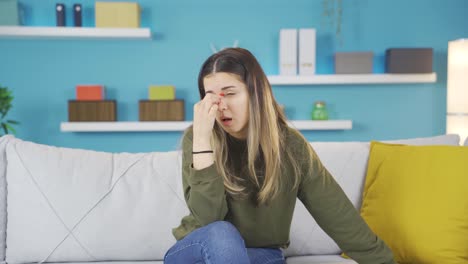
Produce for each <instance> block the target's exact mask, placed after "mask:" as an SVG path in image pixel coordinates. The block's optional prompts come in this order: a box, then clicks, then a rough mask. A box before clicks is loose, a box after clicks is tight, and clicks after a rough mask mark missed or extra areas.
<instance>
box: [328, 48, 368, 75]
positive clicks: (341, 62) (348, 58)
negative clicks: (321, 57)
mask: <svg viewBox="0 0 468 264" xmlns="http://www.w3.org/2000/svg"><path fill="white" fill-rule="evenodd" d="M373 59H374V54H373V53H372V52H336V53H335V73H336V74H368V73H372V72H373V69H372V68H373Z"/></svg>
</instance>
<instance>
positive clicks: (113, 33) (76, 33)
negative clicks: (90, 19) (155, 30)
mask: <svg viewBox="0 0 468 264" xmlns="http://www.w3.org/2000/svg"><path fill="white" fill-rule="evenodd" d="M0 38H58V39H76V38H81V39H151V31H150V29H149V28H95V27H26V26H0Z"/></svg>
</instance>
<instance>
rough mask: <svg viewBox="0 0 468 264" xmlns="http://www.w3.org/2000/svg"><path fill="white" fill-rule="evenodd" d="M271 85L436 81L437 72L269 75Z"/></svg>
mask: <svg viewBox="0 0 468 264" xmlns="http://www.w3.org/2000/svg"><path fill="white" fill-rule="evenodd" d="M268 80H269V81H270V84H271V85H316V84H392V83H434V82H436V81H437V74H436V73H435V72H433V73H424V74H387V73H386V74H318V75H313V76H298V75H296V76H280V75H269V76H268Z"/></svg>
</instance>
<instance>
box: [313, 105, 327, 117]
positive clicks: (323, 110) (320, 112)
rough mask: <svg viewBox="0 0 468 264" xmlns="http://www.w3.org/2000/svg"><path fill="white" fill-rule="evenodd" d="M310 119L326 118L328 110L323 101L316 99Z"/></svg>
mask: <svg viewBox="0 0 468 264" xmlns="http://www.w3.org/2000/svg"><path fill="white" fill-rule="evenodd" d="M312 120H328V111H327V107H326V104H325V102H324V101H317V102H315V103H314V109H313V110H312Z"/></svg>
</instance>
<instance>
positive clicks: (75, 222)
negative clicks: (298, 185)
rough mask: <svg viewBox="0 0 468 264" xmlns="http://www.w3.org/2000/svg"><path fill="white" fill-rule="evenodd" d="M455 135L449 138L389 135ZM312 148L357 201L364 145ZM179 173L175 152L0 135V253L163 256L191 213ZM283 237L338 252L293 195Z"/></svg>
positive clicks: (11, 258)
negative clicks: (114, 149)
mask: <svg viewBox="0 0 468 264" xmlns="http://www.w3.org/2000/svg"><path fill="white" fill-rule="evenodd" d="M393 142H395V141H393ZM458 142H459V138H458V136H456V135H446V136H440V137H433V138H424V139H413V140H405V141H397V143H404V144H416V145H431V144H440V145H456V144H458ZM312 146H313V148H314V149H315V151H316V152H317V154H318V156H319V157H320V159H321V161H322V162H323V163H324V165H325V166H326V167H327V169H328V170H329V171H330V172H331V173H332V175H333V176H334V177H335V178H336V180H337V181H338V183H339V184H340V185H341V186H342V188H343V189H344V191H345V192H346V194H347V195H348V196H349V197H350V199H351V201H352V202H353V204H354V205H355V206H356V208H359V206H360V202H361V201H360V199H361V196H360V195H361V189H362V185H363V182H364V177H365V171H366V166H367V159H368V155H369V143H367V142H313V143H312ZM5 179H6V181H5ZM181 179H182V177H181V153H180V152H177V151H173V152H160V153H158V152H152V153H135V154H131V153H105V152H96V151H90V150H81V149H69V148H57V147H52V146H47V145H41V144H36V143H32V142H27V141H23V140H20V139H16V138H14V137H12V136H4V137H2V138H0V190H1V191H0V194H1V195H0V217H1V218H0V257H2V260H4V259H6V261H7V262H39V261H45V260H47V261H57V262H65V261H106V260H122V261H125V260H133V261H135V260H162V259H163V256H164V253H165V252H166V250H167V249H168V248H169V247H170V246H172V244H173V243H174V242H175V240H174V238H173V236H172V234H171V229H172V228H174V227H175V226H177V225H178V224H179V223H180V220H181V218H182V217H183V216H185V215H187V214H188V213H189V211H188V209H187V207H186V204H185V201H184V198H183V192H182V181H181ZM6 182H7V183H8V184H5V183H6ZM7 201H8V208H7V206H6V205H7ZM7 222H8V225H6V223H7ZM6 233H7V234H8V236H6V235H5V234H6ZM290 239H291V245H290V247H289V248H288V249H287V251H286V255H288V256H291V255H311V254H336V253H339V248H338V247H337V245H336V244H335V243H334V242H333V240H332V239H331V238H329V237H328V236H327V235H326V234H325V233H324V232H323V231H322V230H321V229H320V227H318V226H317V224H316V223H315V221H314V220H313V218H312V217H311V216H310V215H309V213H308V212H307V210H306V209H305V208H304V206H303V205H302V203H301V202H300V201H299V200H297V204H296V210H295V212H294V217H293V223H292V227H291V236H290ZM5 246H7V250H5ZM5 256H6V258H5Z"/></svg>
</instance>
